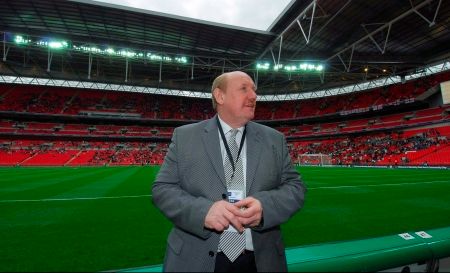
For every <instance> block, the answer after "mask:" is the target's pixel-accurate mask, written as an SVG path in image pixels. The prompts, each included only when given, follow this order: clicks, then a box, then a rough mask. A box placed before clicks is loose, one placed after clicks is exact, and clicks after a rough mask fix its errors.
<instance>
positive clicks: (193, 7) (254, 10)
mask: <svg viewBox="0 0 450 273" xmlns="http://www.w3.org/2000/svg"><path fill="white" fill-rule="evenodd" d="M96 1H99V2H106V3H110V4H116V5H122V6H127V7H133V8H140V9H147V10H151V11H157V12H163V13H168V14H173V15H179V16H184V17H190V18H195V19H200V20H205V21H211V22H216V23H222V24H227V25H233V26H239V27H245V28H251V29H258V30H263V31H265V30H268V28H269V26H270V25H271V24H272V23H273V22H274V21H275V19H276V18H277V17H278V15H280V13H281V12H282V11H283V10H284V9H285V7H286V6H287V5H288V4H289V3H290V2H291V0H96Z"/></svg>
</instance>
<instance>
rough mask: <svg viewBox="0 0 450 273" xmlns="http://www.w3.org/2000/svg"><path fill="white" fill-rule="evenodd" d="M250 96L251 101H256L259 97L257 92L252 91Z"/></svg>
mask: <svg viewBox="0 0 450 273" xmlns="http://www.w3.org/2000/svg"><path fill="white" fill-rule="evenodd" d="M248 96H249V98H250V99H252V100H256V97H257V95H256V92H255V90H253V89H251V90H250V92H249V95H248Z"/></svg>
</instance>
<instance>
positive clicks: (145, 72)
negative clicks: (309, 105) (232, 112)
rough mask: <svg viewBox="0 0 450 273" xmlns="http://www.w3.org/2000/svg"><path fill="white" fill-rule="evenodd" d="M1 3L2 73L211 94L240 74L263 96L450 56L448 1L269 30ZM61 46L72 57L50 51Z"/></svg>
mask: <svg viewBox="0 0 450 273" xmlns="http://www.w3.org/2000/svg"><path fill="white" fill-rule="evenodd" d="M0 4H1V5H0V11H1V14H2V16H1V17H0V32H3V48H4V50H3V60H4V61H3V63H0V74H1V75H19V76H31V77H44V78H53V79H73V80H82V81H86V80H88V81H94V82H95V81H97V82H110V83H124V82H126V83H127V84H130V85H139V86H151V87H161V88H167V89H183V90H192V91H203V92H209V87H210V85H211V82H212V80H213V78H214V77H215V76H217V75H218V74H220V73H221V72H222V71H230V70H237V69H239V70H244V71H246V72H248V73H249V74H251V75H252V76H253V77H254V78H255V80H256V81H257V83H258V90H259V92H260V93H261V94H276V93H300V92H309V91H314V90H319V89H324V88H331V87H336V86H342V85H348V84H353V83H358V82H362V81H367V80H376V79H377V78H379V77H384V76H389V75H405V74H408V73H414V71H415V70H417V69H419V68H421V67H423V66H426V65H429V64H432V63H435V62H442V61H443V60H448V58H449V53H450V48H449V46H448V45H449V44H450V28H449V27H450V2H449V1H442V0H423V1H417V0H413V1H391V0H366V1H357V0H353V1H352V0H346V1H333V0H308V1H301V0H297V1H292V2H291V3H290V5H289V6H288V8H287V9H285V10H284V11H283V13H282V14H280V16H279V17H278V18H277V20H276V21H275V22H274V23H273V24H272V26H271V27H270V29H269V30H268V31H259V30H254V29H248V28H242V27H233V26H229V25H224V24H220V23H211V22H206V21H200V20H196V19H189V18H185V17H180V16H175V15H168V14H163V13H158V12H152V11H147V10H142V9H137V8H132V7H128V8H125V7H122V6H117V5H112V4H107V3H100V2H94V1H89V0H73V1H61V0H46V1H44V0H33V1H26V0H15V1H7V0H1V1H0ZM17 35H21V36H20V37H21V38H20V39H21V41H25V42H24V43H19V42H20V41H17V40H15V39H17ZM58 39H59V40H60V41H65V44H63V45H64V46H62V47H63V49H62V50H57V49H54V48H50V43H51V42H52V41H55V40H58ZM108 52H109V53H111V52H114V54H108ZM257 64H260V66H257Z"/></svg>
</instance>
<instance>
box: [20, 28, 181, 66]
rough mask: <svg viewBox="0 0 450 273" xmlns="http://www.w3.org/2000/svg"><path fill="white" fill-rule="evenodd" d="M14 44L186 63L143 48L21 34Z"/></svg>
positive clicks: (178, 58) (177, 57)
mask: <svg viewBox="0 0 450 273" xmlns="http://www.w3.org/2000/svg"><path fill="white" fill-rule="evenodd" d="M13 41H14V43H15V44H16V45H27V46H30V45H31V46H37V47H44V48H49V49H51V50H62V49H66V50H73V51H78V52H82V53H88V54H95V55H105V56H115V57H122V58H131V59H144V60H150V61H155V62H156V61H158V62H166V63H180V64H186V63H188V58H187V57H186V56H168V55H161V54H157V53H152V52H149V51H143V50H130V49H124V48H114V47H111V46H106V45H105V46H98V45H86V44H81V43H76V42H71V41H66V40H58V39H51V38H47V39H35V40H33V39H32V38H30V37H29V36H27V37H25V36H23V35H14V39H13Z"/></svg>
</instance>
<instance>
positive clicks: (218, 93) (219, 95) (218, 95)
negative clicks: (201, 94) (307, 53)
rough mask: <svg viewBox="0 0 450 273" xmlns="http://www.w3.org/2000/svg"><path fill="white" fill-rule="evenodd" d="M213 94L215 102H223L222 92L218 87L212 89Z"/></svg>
mask: <svg viewBox="0 0 450 273" xmlns="http://www.w3.org/2000/svg"><path fill="white" fill-rule="evenodd" d="M213 96H214V98H215V99H216V102H217V104H223V93H222V90H220V88H216V89H214V91H213Z"/></svg>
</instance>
